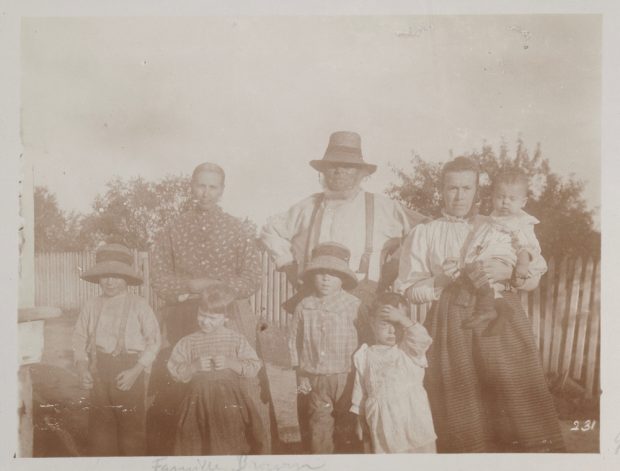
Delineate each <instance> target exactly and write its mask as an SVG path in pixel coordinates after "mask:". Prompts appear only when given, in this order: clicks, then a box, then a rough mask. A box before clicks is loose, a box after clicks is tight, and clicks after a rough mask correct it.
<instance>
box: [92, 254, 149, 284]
mask: <svg viewBox="0 0 620 471" xmlns="http://www.w3.org/2000/svg"><path fill="white" fill-rule="evenodd" d="M104 276H114V277H118V278H124V279H125V281H127V284H128V285H141V284H142V275H141V274H140V273H139V272H138V271H137V270H134V268H133V254H132V253H131V251H130V250H129V249H128V248H127V247H125V246H124V245H122V244H106V245H103V246H101V247H100V248H98V249H97V253H96V255H95V265H94V266H93V267H92V268H90V269H88V270H86V272H84V274H83V275H82V276H81V278H82V279H83V280H85V281H89V282H91V283H99V279H100V278H102V277H104Z"/></svg>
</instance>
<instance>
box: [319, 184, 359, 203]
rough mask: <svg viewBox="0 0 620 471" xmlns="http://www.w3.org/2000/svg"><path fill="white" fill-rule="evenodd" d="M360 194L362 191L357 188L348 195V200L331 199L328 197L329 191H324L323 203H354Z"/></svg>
mask: <svg viewBox="0 0 620 471" xmlns="http://www.w3.org/2000/svg"><path fill="white" fill-rule="evenodd" d="M362 193H364V191H363V190H362V189H361V188H360V187H357V189H356V191H355V192H354V193H352V194H351V195H349V197H348V198H331V197H330V195H329V190H325V191H324V192H323V202H324V203H325V202H334V203H347V202H350V201H354V200H355V199H356V198H357V197H359V195H360V194H362Z"/></svg>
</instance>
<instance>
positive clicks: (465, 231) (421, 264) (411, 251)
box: [394, 215, 487, 304]
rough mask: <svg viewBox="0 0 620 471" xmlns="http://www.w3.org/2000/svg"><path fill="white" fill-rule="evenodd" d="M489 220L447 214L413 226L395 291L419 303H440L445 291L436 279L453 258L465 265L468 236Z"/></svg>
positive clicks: (405, 244)
mask: <svg viewBox="0 0 620 471" xmlns="http://www.w3.org/2000/svg"><path fill="white" fill-rule="evenodd" d="M486 219H487V217H486V216H480V215H478V216H475V217H474V218H471V219H461V218H456V217H453V216H449V215H444V216H442V217H440V218H439V219H435V220H434V221H431V222H428V223H425V224H419V225H417V226H416V227H414V228H413V230H412V231H411V233H410V234H409V235H408V236H407V238H406V239H405V241H404V242H403V247H402V254H401V257H400V266H399V272H398V278H397V280H396V281H395V283H394V288H395V290H396V291H397V292H399V293H405V294H406V295H407V297H408V298H409V299H410V300H411V302H413V303H416V304H422V303H428V302H432V301H437V300H438V299H439V297H440V296H441V291H442V288H439V287H435V286H434V278H435V276H436V275H438V274H440V273H442V271H443V270H442V265H443V263H444V262H445V261H446V260H448V259H450V258H453V259H456V260H457V261H458V263H459V266H462V265H463V261H464V253H463V252H464V246H465V244H466V243H468V240H467V239H468V238H469V234H470V232H472V230H473V229H474V227H475V226H478V225H480V224H482V223H483V222H484V221H486Z"/></svg>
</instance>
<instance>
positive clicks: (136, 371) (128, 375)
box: [116, 363, 144, 391]
mask: <svg viewBox="0 0 620 471" xmlns="http://www.w3.org/2000/svg"><path fill="white" fill-rule="evenodd" d="M143 370H144V366H142V365H141V364H140V363H136V364H135V366H133V367H131V368H129V369H128V370H125V371H122V372H121V373H119V375H118V376H117V377H116V387H117V388H118V389H120V390H121V391H129V390H130V389H131V388H132V387H133V385H134V383H135V382H136V380H137V379H138V376H140V373H142V371H143Z"/></svg>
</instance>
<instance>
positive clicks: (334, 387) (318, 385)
mask: <svg viewBox="0 0 620 471" xmlns="http://www.w3.org/2000/svg"><path fill="white" fill-rule="evenodd" d="M308 377H309V379H310V385H311V387H312V390H311V391H310V394H309V397H308V411H309V414H308V415H309V429H310V449H311V452H312V453H318V454H329V453H334V451H336V452H337V453H359V452H361V451H362V450H361V444H360V443H359V441H358V440H357V439H356V438H355V420H356V416H355V414H353V413H352V412H349V408H350V407H351V393H352V391H353V378H354V376H353V374H351V373H337V374H327V375H311V374H308Z"/></svg>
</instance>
